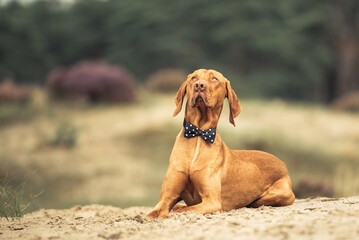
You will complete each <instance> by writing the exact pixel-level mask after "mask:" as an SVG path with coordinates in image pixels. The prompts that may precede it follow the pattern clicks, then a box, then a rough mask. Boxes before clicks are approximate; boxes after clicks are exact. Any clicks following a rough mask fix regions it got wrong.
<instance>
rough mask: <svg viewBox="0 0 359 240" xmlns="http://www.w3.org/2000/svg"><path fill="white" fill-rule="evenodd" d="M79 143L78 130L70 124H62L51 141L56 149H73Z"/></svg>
mask: <svg viewBox="0 0 359 240" xmlns="http://www.w3.org/2000/svg"><path fill="white" fill-rule="evenodd" d="M76 142H77V129H76V127H75V126H74V125H73V124H71V123H70V122H62V123H61V124H60V125H59V126H58V128H57V130H56V133H55V136H54V137H53V139H52V140H51V145H53V146H55V147H61V146H62V147H65V148H73V147H75V145H76Z"/></svg>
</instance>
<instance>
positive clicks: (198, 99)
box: [191, 94, 211, 107]
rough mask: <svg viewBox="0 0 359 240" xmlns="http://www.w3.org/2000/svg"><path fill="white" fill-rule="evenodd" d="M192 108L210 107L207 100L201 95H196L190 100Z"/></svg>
mask: <svg viewBox="0 0 359 240" xmlns="http://www.w3.org/2000/svg"><path fill="white" fill-rule="evenodd" d="M191 106H192V107H211V105H210V104H209V101H208V98H206V97H205V96H204V95H203V94H196V95H195V96H193V98H192V104H191Z"/></svg>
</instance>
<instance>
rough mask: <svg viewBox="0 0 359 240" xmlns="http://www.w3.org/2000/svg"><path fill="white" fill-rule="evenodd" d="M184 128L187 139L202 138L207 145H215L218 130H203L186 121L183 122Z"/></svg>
mask: <svg viewBox="0 0 359 240" xmlns="http://www.w3.org/2000/svg"><path fill="white" fill-rule="evenodd" d="M183 128H184V137H185V138H193V137H196V136H201V137H202V138H203V139H204V140H205V141H206V142H207V143H213V142H214V139H215V137H216V128H210V129H206V130H201V129H199V128H198V127H196V126H195V125H193V124H191V123H188V122H186V120H185V121H184V122H183Z"/></svg>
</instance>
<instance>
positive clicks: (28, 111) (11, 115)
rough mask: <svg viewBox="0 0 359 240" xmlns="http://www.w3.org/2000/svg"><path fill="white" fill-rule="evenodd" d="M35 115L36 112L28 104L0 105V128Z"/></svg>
mask: <svg viewBox="0 0 359 240" xmlns="http://www.w3.org/2000/svg"><path fill="white" fill-rule="evenodd" d="M35 115H36V110H35V109H34V108H33V107H32V106H30V105H29V104H24V103H6V104H4V103H2V104H0V126H1V125H4V124H8V123H13V122H19V121H25V120H29V119H31V118H32V117H34V116H35Z"/></svg>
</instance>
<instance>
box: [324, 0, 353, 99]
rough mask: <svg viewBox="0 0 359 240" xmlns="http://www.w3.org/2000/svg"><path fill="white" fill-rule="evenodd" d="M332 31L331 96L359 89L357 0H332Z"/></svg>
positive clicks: (343, 94) (340, 95)
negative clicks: (333, 66)
mask: <svg viewBox="0 0 359 240" xmlns="http://www.w3.org/2000/svg"><path fill="white" fill-rule="evenodd" d="M332 13H333V15H332V16H333V19H332V20H333V24H332V26H333V28H332V30H333V32H334V34H333V35H334V36H335V48H334V49H335V51H336V54H337V63H336V64H337V68H336V73H337V75H336V78H335V81H332V82H331V84H333V85H334V86H333V87H332V89H334V93H333V97H343V96H345V95H346V94H348V93H349V92H352V91H359V2H358V1H353V0H340V1H339V0H335V1H333V9H332Z"/></svg>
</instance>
